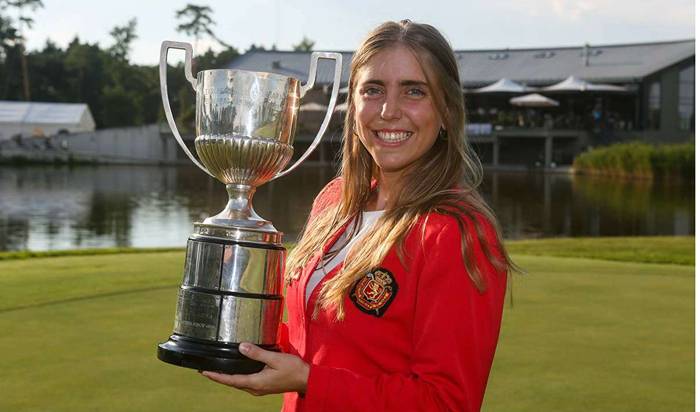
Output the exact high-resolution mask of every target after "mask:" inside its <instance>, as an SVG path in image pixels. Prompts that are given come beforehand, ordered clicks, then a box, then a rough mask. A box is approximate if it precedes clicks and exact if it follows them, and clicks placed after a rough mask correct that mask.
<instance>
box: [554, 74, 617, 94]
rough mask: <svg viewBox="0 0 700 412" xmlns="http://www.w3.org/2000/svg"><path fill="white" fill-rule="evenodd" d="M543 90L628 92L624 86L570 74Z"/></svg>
mask: <svg viewBox="0 0 700 412" xmlns="http://www.w3.org/2000/svg"><path fill="white" fill-rule="evenodd" d="M540 91H543V92H594V91H598V92H626V91H627V89H626V88H624V87H622V86H614V85H612V84H595V83H590V82H587V81H585V80H582V79H579V78H578V77H576V76H569V77H567V78H566V79H564V80H562V81H561V82H559V83H557V84H553V85H551V86H548V87H543V88H541V89H540Z"/></svg>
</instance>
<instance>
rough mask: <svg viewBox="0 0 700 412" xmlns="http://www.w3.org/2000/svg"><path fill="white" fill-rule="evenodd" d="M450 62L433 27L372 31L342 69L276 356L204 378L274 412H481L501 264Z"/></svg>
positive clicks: (265, 354)
mask: <svg viewBox="0 0 700 412" xmlns="http://www.w3.org/2000/svg"><path fill="white" fill-rule="evenodd" d="M464 124H465V111H464V101H463V97H462V88H461V82H460V79H459V74H458V69H457V63H456V61H455V58H454V53H453V51H452V49H451V47H450V45H449V44H448V42H447V41H446V40H445V38H444V37H443V36H442V35H441V34H440V33H439V32H438V31H437V30H436V29H435V28H434V27H432V26H430V25H427V24H418V23H414V22H411V21H408V20H403V21H401V22H387V23H384V24H382V25H380V26H379V27H377V28H376V29H374V30H373V31H372V32H371V33H370V34H369V35H368V37H367V38H366V39H365V40H364V42H363V43H362V44H361V46H360V47H359V49H358V50H357V52H356V53H355V54H354V56H353V60H352V66H351V73H350V80H349V97H348V111H347V116H346V120H345V127H344V135H343V137H344V143H343V158H342V165H341V170H340V173H339V177H337V178H336V179H334V180H333V181H331V182H330V183H329V184H328V185H327V186H326V187H325V188H324V189H323V190H322V191H321V193H320V194H319V195H318V197H317V198H316V200H315V201H314V205H313V208H312V211H311V213H310V216H309V219H308V221H307V224H306V228H305V231H304V233H303V235H302V236H301V238H300V240H299V242H298V244H297V246H296V247H295V248H294V249H293V250H292V252H291V254H290V256H289V259H288V262H287V270H286V274H285V280H286V283H287V290H286V305H287V313H288V322H287V324H286V325H284V326H285V329H287V330H288V332H285V333H281V334H280V335H281V336H282V337H283V338H282V342H281V345H282V347H283V348H284V350H283V353H277V352H270V351H265V350H263V349H261V348H259V347H257V346H255V345H252V344H248V343H243V344H241V345H240V350H241V352H242V353H244V354H245V355H246V356H248V357H250V358H252V359H256V360H259V361H261V362H264V363H265V364H266V365H267V366H266V367H265V368H264V369H263V370H262V371H261V372H259V373H257V374H253V375H225V374H220V373H214V372H203V374H204V375H205V376H207V377H208V378H210V379H212V380H214V381H216V382H219V383H222V384H225V385H229V386H232V387H235V388H238V389H242V390H245V391H247V392H250V393H252V394H254V395H265V394H272V393H284V394H285V395H284V404H283V411H370V410H375V411H478V410H479V409H480V407H481V404H482V401H483V397H484V392H485V390H486V383H487V380H488V376H489V371H490V369H491V365H492V362H493V357H494V353H495V350H496V343H497V341H498V335H499V330H500V325H501V316H502V310H503V301H504V296H505V291H506V287H507V277H508V272H509V270H510V269H511V268H512V266H513V265H512V262H511V260H510V258H509V257H508V254H507V252H506V250H505V249H504V247H503V242H502V240H501V236H500V233H499V228H498V224H497V221H496V218H495V216H494V214H493V212H492V211H491V209H490V208H489V207H488V206H487V204H486V203H485V202H484V199H483V198H482V196H481V195H480V194H479V192H478V190H477V187H478V186H479V184H480V181H481V166H480V164H479V162H478V160H477V158H476V156H475V155H474V154H473V152H472V151H471V150H470V148H469V146H468V145H467V142H466V139H465V136H464Z"/></svg>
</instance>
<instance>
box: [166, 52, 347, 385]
mask: <svg viewBox="0 0 700 412" xmlns="http://www.w3.org/2000/svg"><path fill="white" fill-rule="evenodd" d="M169 49H182V50H185V76H186V77H187V80H188V81H189V82H190V83H191V84H192V87H193V88H194V90H195V92H196V95H197V103H196V104H197V106H196V139H195V149H196V151H197V154H198V156H199V159H200V160H201V163H200V162H199V161H198V160H197V159H196V158H195V157H194V156H193V155H192V153H191V152H190V151H189V150H188V149H187V146H186V145H185V143H184V142H183V140H182V138H181V136H180V133H179V132H178V130H177V126H176V125H175V121H174V119H173V115H172V112H171V110H170V103H169V100H168V90H167V71H166V69H167V56H168V50H169ZM320 58H325V59H334V60H335V72H334V83H333V88H332V92H331V97H330V103H329V105H328V111H327V112H326V117H325V118H324V120H323V122H322V124H321V128H320V130H319V132H318V134H317V135H316V138H315V139H314V141H313V143H312V144H311V146H309V148H308V150H307V151H306V152H305V153H304V154H303V155H302V156H301V157H300V158H299V160H298V161H297V162H295V163H294V164H293V165H292V166H291V167H290V168H288V169H287V170H284V171H282V169H284V167H285V166H286V165H287V163H288V162H289V160H290V158H291V157H292V153H293V151H294V150H293V147H292V143H293V140H294V132H295V127H296V118H297V112H298V109H299V102H300V99H301V98H302V97H303V96H304V94H305V93H306V91H307V90H309V89H311V88H312V87H313V84H314V81H315V77H316V66H317V63H318V59H320ZM341 60H342V56H341V55H340V54H338V53H318V52H315V53H313V54H312V55H311V65H310V69H309V80H308V82H307V83H306V84H304V85H300V84H299V83H300V82H299V80H298V79H295V78H292V77H286V76H282V75H278V74H272V73H258V72H247V71H239V70H206V71H202V72H199V73H198V74H197V78H196V79H195V78H194V77H193V76H192V46H191V45H190V44H188V43H179V42H171V41H165V42H163V44H162V46H161V51H160V85H161V94H162V97H163V105H164V108H165V114H166V118H167V119H168V124H169V125H170V129H171V130H172V132H173V135H174V136H175V138H176V139H177V142H178V143H179V144H180V146H181V147H182V149H183V150H184V151H185V153H186V154H187V156H188V157H189V158H190V159H191V160H192V161H193V162H194V163H195V164H196V165H197V166H199V168H201V169H202V170H203V171H204V172H206V173H207V174H209V175H210V176H212V177H214V178H216V179H218V180H219V181H220V182H221V183H223V184H225V185H226V191H227V192H228V195H229V201H228V204H227V205H226V207H225V208H224V210H223V211H222V212H221V213H219V214H217V215H216V216H212V217H209V218H207V219H205V220H204V221H203V222H201V223H195V224H194V227H195V229H194V233H193V234H192V235H191V236H190V238H189V240H188V241H187V256H186V261H185V269H184V276H183V280H182V286H181V287H180V291H179V294H178V299H177V308H176V313H175V326H174V331H173V334H172V336H170V339H169V340H168V341H167V342H164V343H161V344H159V345H158V358H159V359H160V360H162V361H165V362H168V363H172V364H175V365H178V366H184V367H188V368H193V369H199V370H213V371H221V372H225V373H254V372H258V371H260V370H261V369H262V368H263V367H264V364H262V363H260V362H257V361H253V360H251V359H248V358H246V357H245V356H243V355H241V354H240V353H239V352H238V344H239V342H251V343H254V344H257V345H259V346H261V347H263V348H264V349H267V350H279V348H278V347H277V332H278V327H279V323H280V321H281V316H282V310H283V301H282V275H283V272H284V264H285V256H286V251H285V248H284V247H283V246H282V233H281V232H278V231H277V229H275V227H274V226H273V225H272V223H270V222H269V221H266V220H265V219H263V218H261V217H260V216H258V215H257V214H256V213H255V211H254V210H253V204H252V198H253V194H254V193H255V190H256V188H257V187H258V186H260V185H262V184H264V183H266V182H269V181H270V180H272V179H276V178H278V177H280V176H284V175H285V174H287V173H289V172H290V171H292V170H293V169H294V168H296V167H297V166H298V165H299V164H301V162H303V161H304V159H306V157H307V156H308V155H309V154H310V153H311V152H312V151H313V150H314V148H315V147H316V146H318V144H319V142H320V140H321V137H322V136H323V134H324V132H325V131H326V128H327V127H328V123H329V121H330V118H331V115H332V111H333V108H334V106H335V102H336V98H337V96H338V87H339V85H340V73H341V68H342V64H341V63H342V62H341Z"/></svg>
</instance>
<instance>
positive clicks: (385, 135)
mask: <svg viewBox="0 0 700 412" xmlns="http://www.w3.org/2000/svg"><path fill="white" fill-rule="evenodd" d="M376 133H377V137H378V138H379V139H381V140H383V141H385V142H387V143H399V142H403V141H404V140H406V139H408V138H409V137H411V135H412V134H413V133H412V132H380V131H377V132H376Z"/></svg>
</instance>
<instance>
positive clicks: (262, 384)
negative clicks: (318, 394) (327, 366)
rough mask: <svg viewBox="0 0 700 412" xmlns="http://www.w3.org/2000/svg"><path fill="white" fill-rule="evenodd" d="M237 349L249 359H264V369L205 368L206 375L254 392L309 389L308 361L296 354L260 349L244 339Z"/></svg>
mask: <svg viewBox="0 0 700 412" xmlns="http://www.w3.org/2000/svg"><path fill="white" fill-rule="evenodd" d="M238 350H239V351H240V352H241V353H242V354H244V355H245V356H247V357H249V358H250V359H253V360H256V361H260V362H263V363H264V364H265V365H266V366H265V368H264V369H263V370H261V371H260V372H258V373H254V374H252V375H227V374H224V373H217V372H208V371H205V372H202V375H204V376H206V377H207V378H209V379H211V380H213V381H215V382H218V383H221V384H224V385H228V386H232V387H234V388H237V389H241V390H244V391H246V392H248V393H250V394H252V395H255V396H260V395H269V394H271V393H283V392H299V393H300V394H304V393H305V392H306V383H307V381H308V380H309V364H307V363H306V362H304V361H303V360H302V359H301V358H300V357H298V356H296V355H290V354H288V353H279V352H272V351H267V350H264V349H261V348H259V347H257V346H255V345H253V344H252V343H241V344H240V346H239V347H238Z"/></svg>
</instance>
